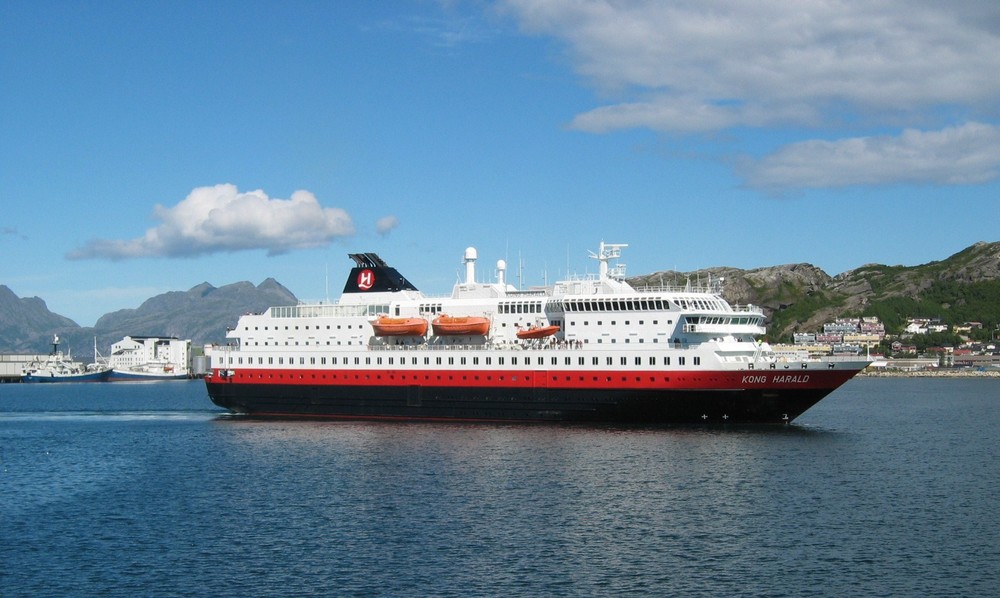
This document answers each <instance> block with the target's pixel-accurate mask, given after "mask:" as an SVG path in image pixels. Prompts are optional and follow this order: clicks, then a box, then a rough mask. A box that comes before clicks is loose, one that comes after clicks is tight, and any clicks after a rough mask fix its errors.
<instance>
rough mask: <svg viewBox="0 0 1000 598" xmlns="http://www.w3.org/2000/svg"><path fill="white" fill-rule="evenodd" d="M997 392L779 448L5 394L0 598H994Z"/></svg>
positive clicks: (947, 398)
mask: <svg viewBox="0 0 1000 598" xmlns="http://www.w3.org/2000/svg"><path fill="white" fill-rule="evenodd" d="M998 391H1000V385H998V384H997V383H996V381H992V380H867V379H861V380H855V381H852V382H851V383H849V384H848V385H847V386H846V387H845V388H843V389H841V390H840V391H839V392H838V393H836V394H835V395H833V396H832V397H830V398H828V399H827V400H825V401H824V402H822V403H820V405H818V406H817V407H815V408H814V409H813V410H811V411H809V412H807V413H806V414H805V415H804V416H802V417H801V418H800V419H799V421H798V422H796V424H794V425H792V426H788V427H782V428H727V429H720V428H666V429H643V428H623V427H613V426H589V427H574V426H521V425H467V424H461V425H440V424H386V423H366V422H349V423H337V422H301V421H259V420H247V419H243V418H239V417H230V416H226V415H222V414H220V413H219V412H218V411H215V410H214V409H212V406H211V404H210V403H209V402H208V399H207V398H206V396H205V393H204V389H203V387H202V386H201V384H200V383H198V382H192V383H163V384H156V385H128V384H110V385H109V384H104V385H74V386H72V387H67V386H62V387H44V388H43V387H37V386H29V385H2V386H0V595H3V596H16V595H38V594H55V595H69V594H91V595H93V594H107V595H190V594H199V595H205V594H212V595H265V594H266V595H273V594H284V595H324V596H326V595H330V596H333V595H346V596H352V595H353V596H371V595H385V596H427V595H435V596H470V595H497V596H513V595H524V596H543V595H565V596H602V595H622V594H638V595H643V594H648V595H658V596H663V595H686V596H719V595H757V596H809V595H815V596H826V595H838V596H842V595H961V596H972V595H982V596H986V595H995V590H996V587H997V586H998V584H1000V575H998V574H997V572H996V569H997V567H996V563H997V562H1000V547H998V546H1000V541H998V532H997V529H996V523H995V520H996V513H997V512H998V507H1000V505H998V501H997V499H996V497H995V494H996V483H997V480H998V479H1000V475H998V474H1000V468H998V466H997V464H996V461H995V460H994V458H993V457H992V452H993V451H994V450H995V447H996V444H997V442H996V441H997V432H996V430H997V424H998V423H1000V392H998Z"/></svg>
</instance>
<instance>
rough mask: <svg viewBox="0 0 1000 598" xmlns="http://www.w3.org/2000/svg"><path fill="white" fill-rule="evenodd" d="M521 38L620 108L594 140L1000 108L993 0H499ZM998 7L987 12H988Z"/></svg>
mask: <svg viewBox="0 0 1000 598" xmlns="http://www.w3.org/2000/svg"><path fill="white" fill-rule="evenodd" d="M506 6H507V9H508V11H510V12H513V13H514V14H515V15H516V17H517V18H518V20H519V23H520V25H521V27H522V28H523V29H524V30H526V31H528V32H532V33H540V34H546V35H553V36H555V37H557V38H560V39H562V40H564V41H565V42H566V43H567V44H568V47H569V51H570V53H571V57H572V59H573V61H574V64H575V65H576V68H577V69H578V71H579V72H580V73H581V74H583V75H585V76H586V77H587V78H588V79H589V80H590V81H592V82H593V83H594V84H595V85H596V86H597V87H598V88H600V89H601V90H602V92H603V93H604V94H606V95H607V96H608V97H615V96H617V97H618V98H619V99H618V100H617V101H611V102H609V103H608V104H607V105H605V106H602V107H600V108H596V109H594V110H592V111H589V112H586V113H584V114H581V115H578V116H577V117H576V118H575V119H574V120H573V126H575V127H578V128H580V129H582V130H587V131H593V132H606V131H611V130H615V129H621V128H626V127H648V128H652V129H656V130H662V131H676V132H681V133H686V132H691V131H702V130H718V129H722V128H728V127H732V126H737V125H738V126H751V127H756V126H767V125H773V124H794V125H808V126H815V125H817V124H820V123H822V122H824V121H828V120H832V119H839V118H842V117H844V116H845V112H846V113H847V114H849V115H852V114H853V115H856V114H857V113H866V114H867V113H891V114H906V113H908V112H911V111H920V110H926V109H929V108H933V107H936V106H953V105H962V106H971V107H979V108H983V109H986V110H990V109H992V108H993V107H995V104H996V102H997V98H998V97H1000V77H996V73H997V72H1000V35H998V29H997V27H996V25H997V24H998V20H1000V17H998V16H997V11H996V10H995V0H986V1H984V2H965V3H951V2H947V3H946V2H931V1H927V2H920V1H919V0H883V1H880V2H842V1H839V0H803V1H801V2H795V3H792V4H789V3H788V2H787V1H785V0H756V1H754V2H744V1H738V0H677V1H673V2H662V1H651V2H614V1H611V0H590V1H579V0H548V1H544V2H540V1H536V0H508V2H507V3H506ZM991 7H993V8H991Z"/></svg>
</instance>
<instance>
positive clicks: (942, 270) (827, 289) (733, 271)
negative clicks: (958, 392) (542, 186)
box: [629, 243, 1000, 337]
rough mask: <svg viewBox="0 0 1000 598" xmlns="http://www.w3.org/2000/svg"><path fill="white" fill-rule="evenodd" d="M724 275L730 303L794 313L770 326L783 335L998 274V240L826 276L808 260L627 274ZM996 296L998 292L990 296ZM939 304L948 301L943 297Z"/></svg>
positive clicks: (644, 280)
mask: <svg viewBox="0 0 1000 598" xmlns="http://www.w3.org/2000/svg"><path fill="white" fill-rule="evenodd" d="M709 277H712V278H713V279H718V278H720V277H723V278H725V281H724V284H723V296H724V297H725V298H726V300H727V301H729V302H730V303H732V304H747V303H752V304H754V305H757V306H760V307H761V308H763V310H764V314H765V315H766V316H767V317H768V321H769V322H771V321H772V320H775V319H776V318H775V316H776V315H779V314H780V315H782V316H784V315H787V314H788V313H794V317H793V318H791V319H790V320H788V319H782V318H777V319H779V320H782V321H781V322H780V324H781V325H780V327H779V328H778V329H777V330H775V329H772V330H771V331H770V332H771V334H772V336H773V337H777V336H786V335H788V334H791V333H792V332H793V331H796V330H817V329H819V328H821V327H822V325H823V323H825V322H829V321H831V320H833V319H835V318H837V317H840V316H844V315H864V312H865V309H866V307H867V306H869V305H870V304H872V303H873V302H875V301H884V300H886V299H890V298H893V297H907V298H921V297H923V296H925V295H926V294H927V293H928V291H929V290H930V289H931V288H932V287H934V286H935V285H936V284H937V285H940V283H952V284H953V285H974V284H977V283H981V282H984V281H991V280H1000V243H976V244H975V245H972V246H971V247H968V248H967V249H965V250H963V251H961V252H959V253H956V254H955V255H953V256H951V257H949V258H947V259H945V260H941V261H937V262H930V263H928V264H922V265H919V266H912V267H907V266H886V265H882V264H867V265H864V266H861V267H860V268H857V269H854V270H850V271H848V272H844V273H843V274H838V275H837V276H830V275H829V274H827V273H826V272H824V271H823V270H821V269H819V268H817V267H815V266H812V265H810V264H787V265H783V266H771V267H767V268H756V269H753V270H740V269H737V268H728V267H719V268H707V269H704V270H697V271H695V272H674V271H664V272H656V273H654V274H650V275H646V276H637V277H634V278H630V279H629V283H630V284H632V285H633V286H644V285H659V284H681V285H683V284H684V282H685V281H687V280H691V281H696V280H702V281H706V280H708V279H709ZM996 301H998V302H1000V297H998V298H996ZM941 306H942V309H947V308H949V307H951V304H949V303H948V301H947V299H945V301H943V302H942V304H941Z"/></svg>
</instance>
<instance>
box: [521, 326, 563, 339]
mask: <svg viewBox="0 0 1000 598" xmlns="http://www.w3.org/2000/svg"><path fill="white" fill-rule="evenodd" d="M557 332H559V327H558V326H555V325H552V326H528V327H527V328H522V329H520V330H518V331H517V338H520V339H533V338H545V337H547V336H552V335H553V334H555V333H557Z"/></svg>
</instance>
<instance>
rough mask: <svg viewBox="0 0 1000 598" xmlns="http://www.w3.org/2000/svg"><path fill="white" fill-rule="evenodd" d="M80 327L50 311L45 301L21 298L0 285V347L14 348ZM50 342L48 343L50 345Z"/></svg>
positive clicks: (35, 298)
mask: <svg viewBox="0 0 1000 598" xmlns="http://www.w3.org/2000/svg"><path fill="white" fill-rule="evenodd" d="M72 328H79V326H78V325H77V323H76V322H74V321H73V320H70V319H69V318H65V317H63V316H60V315H58V314H54V313H52V312H51V311H49V308H48V306H47V305H46V304H45V301H42V300H41V299H39V298H38V297H25V298H23V299H22V298H20V297H18V296H17V295H15V294H14V291H11V290H10V289H9V288H7V287H6V286H4V285H0V346H2V347H9V349H7V350H11V349H13V348H14V347H19V346H22V345H23V344H25V343H31V342H33V341H34V340H35V337H37V336H38V335H39V334H43V335H45V334H47V335H49V336H48V338H49V339H50V340H51V338H52V337H51V333H52V332H55V331H58V330H64V329H72ZM48 342H49V341H45V343H46V344H47V343H48Z"/></svg>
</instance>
